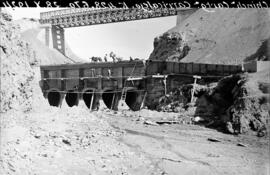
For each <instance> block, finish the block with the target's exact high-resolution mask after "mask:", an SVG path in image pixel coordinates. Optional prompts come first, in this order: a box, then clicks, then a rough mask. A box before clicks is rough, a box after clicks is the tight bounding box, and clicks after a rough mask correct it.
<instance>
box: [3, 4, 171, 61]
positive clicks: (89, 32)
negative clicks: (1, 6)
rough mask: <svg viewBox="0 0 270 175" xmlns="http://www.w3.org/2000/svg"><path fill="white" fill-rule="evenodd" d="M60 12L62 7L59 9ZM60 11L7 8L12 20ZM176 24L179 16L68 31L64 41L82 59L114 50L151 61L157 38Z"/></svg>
mask: <svg viewBox="0 0 270 175" xmlns="http://www.w3.org/2000/svg"><path fill="white" fill-rule="evenodd" d="M58 9H59V8H58ZM58 9H57V8H54V9H52V8H15V9H7V10H8V11H9V12H10V13H11V14H12V16H13V19H14V20H16V19H21V18H24V17H26V18H39V15H40V12H44V11H51V10H58ZM175 25H176V16H172V17H162V18H153V19H146V20H137V21H130V22H120V23H110V24H102V25H93V26H84V27H75V28H66V29H65V39H66V42H67V44H68V45H69V46H70V48H71V49H72V51H73V52H74V53H75V54H76V55H77V56H79V57H80V58H83V59H88V58H90V57H92V56H100V57H104V55H105V54H106V53H107V54H109V53H110V52H111V51H113V52H114V53H115V54H116V55H117V56H120V57H123V58H124V59H129V57H130V56H132V57H133V58H140V59H148V57H149V55H150V54H151V52H152V51H153V41H154V38H155V37H157V36H159V35H161V34H163V33H164V32H166V31H167V30H169V29H170V28H172V27H174V26H175Z"/></svg>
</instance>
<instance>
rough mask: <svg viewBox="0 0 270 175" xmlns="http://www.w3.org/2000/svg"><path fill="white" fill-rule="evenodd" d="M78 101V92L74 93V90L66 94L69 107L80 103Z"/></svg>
mask: <svg viewBox="0 0 270 175" xmlns="http://www.w3.org/2000/svg"><path fill="white" fill-rule="evenodd" d="M78 101H79V96H78V94H77V93H74V91H73V90H71V91H68V93H67V94H66V102H67V105H68V106H69V107H72V106H75V105H78Z"/></svg>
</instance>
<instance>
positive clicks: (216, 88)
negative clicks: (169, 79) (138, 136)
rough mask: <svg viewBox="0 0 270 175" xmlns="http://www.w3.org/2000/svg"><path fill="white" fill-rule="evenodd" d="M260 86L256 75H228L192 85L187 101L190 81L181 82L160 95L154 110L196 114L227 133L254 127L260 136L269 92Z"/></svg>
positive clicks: (266, 112)
mask: <svg viewBox="0 0 270 175" xmlns="http://www.w3.org/2000/svg"><path fill="white" fill-rule="evenodd" d="M260 87H261V85H260V83H259V82H258V79H256V78H252V76H250V75H248V74H238V75H232V76H228V77H224V78H222V79H221V80H220V81H219V82H218V83H212V84H209V85H208V86H202V85H197V86H195V90H194V96H195V97H194V101H195V102H194V103H190V99H191V90H192V89H193V85H184V86H182V87H181V88H179V89H177V90H176V91H173V92H171V93H170V94H169V95H167V96H163V97H161V98H160V103H159V105H158V107H157V110H159V111H164V112H176V113H180V114H181V115H182V116H189V117H191V118H193V119H195V117H199V118H200V121H204V122H205V123H206V124H207V125H208V124H209V123H211V126H212V127H214V128H222V129H223V131H226V132H229V133H231V134H241V133H247V132H248V131H255V132H257V134H258V136H264V135H265V134H266V130H267V126H268V123H269V110H268V108H269V92H268V91H265V90H264V92H263V91H262V90H260ZM262 89H265V88H262ZM180 118H181V116H180ZM198 123H201V122H199V121H198Z"/></svg>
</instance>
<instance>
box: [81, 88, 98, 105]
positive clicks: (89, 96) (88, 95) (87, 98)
mask: <svg viewBox="0 0 270 175" xmlns="http://www.w3.org/2000/svg"><path fill="white" fill-rule="evenodd" d="M92 92H94V91H93V90H86V91H84V93H83V95H82V98H83V101H84V103H85V105H86V106H87V108H90V105H91V101H92V98H93V100H94V98H95V96H94V94H91V93H92Z"/></svg>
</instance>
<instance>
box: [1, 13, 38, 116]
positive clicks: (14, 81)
mask: <svg viewBox="0 0 270 175" xmlns="http://www.w3.org/2000/svg"><path fill="white" fill-rule="evenodd" d="M0 25H1V28H0V29H1V31H0V33H1V35H0V36H1V38H0V60H1V69H0V70H1V77H0V78H1V86H0V90H1V91H0V96H1V100H0V103H1V109H0V111H1V112H6V111H8V110H11V109H13V110H19V111H29V110H31V109H33V105H34V104H37V103H33V101H34V100H35V99H40V101H37V102H38V103H39V105H42V100H41V99H42V98H41V97H42V94H41V90H40V88H39V86H38V80H39V78H40V77H37V75H38V74H35V72H39V71H36V69H35V68H34V66H37V59H36V57H35V54H34V50H33V49H32V48H31V47H30V46H29V44H28V43H26V42H25V41H23V40H22V39H21V37H20V29H19V27H18V26H17V25H14V24H13V23H12V21H11V16H10V15H8V14H6V13H0ZM38 89H39V90H38Z"/></svg>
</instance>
